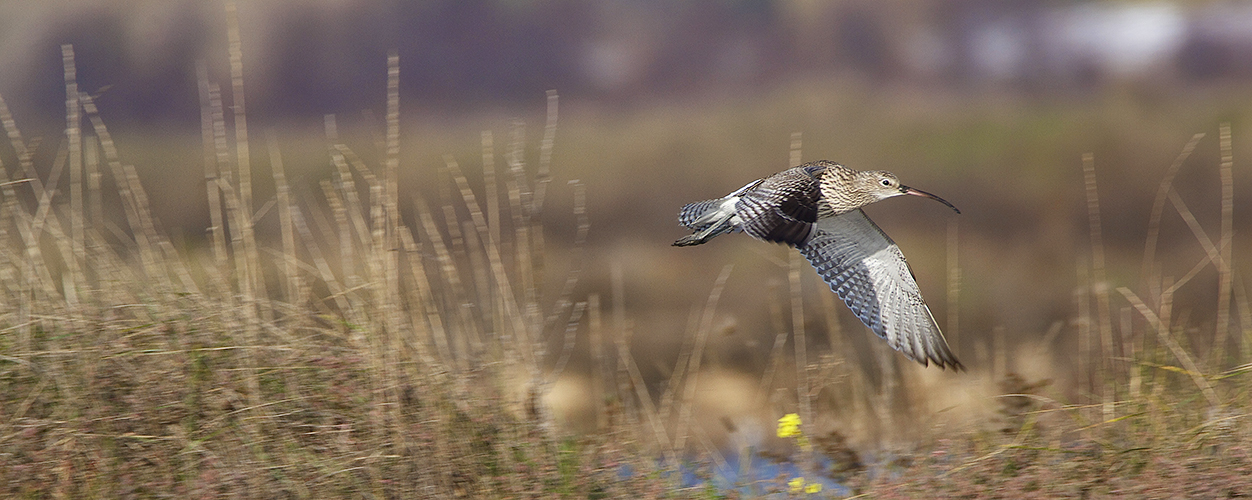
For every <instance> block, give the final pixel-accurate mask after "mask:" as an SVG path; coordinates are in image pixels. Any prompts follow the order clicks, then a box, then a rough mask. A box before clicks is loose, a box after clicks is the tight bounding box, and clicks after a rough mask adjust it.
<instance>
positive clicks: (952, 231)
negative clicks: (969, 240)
mask: <svg viewBox="0 0 1252 500" xmlns="http://www.w3.org/2000/svg"><path fill="white" fill-rule="evenodd" d="M959 231H960V220H959V219H957V218H956V217H949V218H948V240H947V241H948V246H947V252H946V254H947V255H946V257H947V268H948V272H947V277H948V280H947V281H948V307H947V311H946V312H947V315H948V321H947V323H948V324H947V328H946V332H945V338H946V339H947V341H948V346H949V347H951V348H952V354H953V355H955V356H956V357H957V358H958V359H960V357H961V334H960V326H961V323H960V318H961V263H960V260H959V259H958V252H960V245H959V244H958V243H959V241H958V239H957V238H958V237H959V236H960V235H959Z"/></svg>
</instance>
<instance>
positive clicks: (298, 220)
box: [291, 204, 352, 315]
mask: <svg viewBox="0 0 1252 500" xmlns="http://www.w3.org/2000/svg"><path fill="white" fill-rule="evenodd" d="M291 224H292V226H293V227H295V229H296V232H297V233H299V234H300V239H301V241H303V242H304V248H305V249H307V250H308V252H309V257H310V258H311V259H312V260H313V265H314V266H315V271H316V272H315V273H314V274H315V276H317V277H318V278H320V279H321V280H322V283H324V284H325V285H326V287H327V288H328V289H329V291H330V296H329V297H327V298H328V299H330V300H334V301H335V305H336V307H338V308H339V310H340V311H342V312H343V314H345V315H348V314H351V311H352V310H351V306H350V304H349V303H348V299H347V291H346V290H345V288H344V286H343V285H342V284H340V283H339V279H338V278H336V277H335V273H334V271H332V270H331V268H330V263H329V262H328V261H327V260H326V257H324V256H323V255H322V248H321V245H319V244H318V243H317V241H318V240H317V238H316V237H314V236H313V232H312V231H310V230H309V225H308V223H307V222H305V220H304V215H303V213H302V212H301V211H300V206H299V205H294V204H293V205H291ZM297 262H299V261H297Z"/></svg>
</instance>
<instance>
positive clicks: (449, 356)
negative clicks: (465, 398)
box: [414, 197, 511, 371]
mask: <svg viewBox="0 0 1252 500" xmlns="http://www.w3.org/2000/svg"><path fill="white" fill-rule="evenodd" d="M414 205H416V207H417V208H416V209H417V217H418V220H419V221H420V222H421V223H422V228H423V229H424V231H423V232H424V233H425V234H426V239H427V240H429V241H430V244H431V246H432V247H434V250H435V260H436V261H437V262H438V263H439V268H440V270H441V271H442V274H443V278H444V282H445V283H446V284H447V285H448V286H449V287H450V288H451V289H452V290H453V291H454V295H456V296H458V299H459V296H460V294H461V293H462V292H461V289H462V288H461V277H460V275H459V274H458V273H457V269H456V265H455V264H453V262H452V255H451V254H450V253H449V252H448V247H447V246H445V245H444V243H443V235H441V234H440V233H439V228H437V227H435V219H434V218H433V217H431V215H430V210H429V209H428V208H427V207H426V202H425V201H424V200H422V199H421V198H420V197H417V198H415V200H414ZM427 288H428V289H429V287H427ZM462 303H463V302H461V301H460V300H458V301H457V303H456V304H454V306H453V307H456V308H458V309H463V308H462V307H460V306H461V304H462ZM428 314H429V312H428ZM432 333H433V334H435V335H434V336H435V346H436V348H438V349H439V354H440V356H441V357H443V362H444V363H446V364H448V365H449V366H453V367H456V368H457V369H458V370H462V371H464V369H467V368H468V363H467V362H465V361H462V360H461V358H460V357H458V356H455V355H454V354H453V353H452V352H451V350H450V349H449V346H448V339H447V338H446V337H445V336H443V335H438V331H435V332H432ZM448 335H452V333H451V332H448ZM505 349H506V352H505V354H506V360H507V359H508V358H510V357H511V356H507V355H508V354H509V353H508V352H507V349H509V346H507V345H506V346H505Z"/></svg>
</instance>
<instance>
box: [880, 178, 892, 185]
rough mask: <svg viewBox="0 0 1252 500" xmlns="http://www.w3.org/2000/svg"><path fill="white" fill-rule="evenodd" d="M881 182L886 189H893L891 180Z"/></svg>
mask: <svg viewBox="0 0 1252 500" xmlns="http://www.w3.org/2000/svg"><path fill="white" fill-rule="evenodd" d="M879 182H881V183H882V185H883V186H885V187H891V179H883V180H881V181H879Z"/></svg>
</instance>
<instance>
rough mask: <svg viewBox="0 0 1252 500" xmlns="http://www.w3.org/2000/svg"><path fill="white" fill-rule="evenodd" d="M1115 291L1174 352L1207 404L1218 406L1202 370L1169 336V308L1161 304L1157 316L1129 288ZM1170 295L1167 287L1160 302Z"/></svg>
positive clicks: (1167, 299)
mask: <svg viewBox="0 0 1252 500" xmlns="http://www.w3.org/2000/svg"><path fill="white" fill-rule="evenodd" d="M1117 291H1118V292H1120V293H1121V294H1122V296H1124V297H1126V300H1127V301H1128V302H1130V305H1131V306H1133V307H1134V308H1135V310H1137V311H1139V314H1140V315H1142V316H1143V318H1144V319H1146V320H1147V321H1148V324H1149V325H1150V326H1152V329H1153V330H1156V334H1157V337H1158V339H1160V342H1161V344H1162V345H1164V346H1166V347H1167V348H1168V349H1169V350H1170V352H1171V353H1173V354H1174V357H1175V358H1177V359H1178V362H1179V363H1181V364H1182V367H1183V369H1184V370H1185V371H1186V373H1187V375H1188V376H1190V377H1191V380H1192V381H1193V382H1195V384H1196V387H1198V388H1199V389H1200V391H1201V392H1203V393H1204V397H1205V398H1207V399H1208V401H1209V405H1211V406H1212V407H1214V408H1217V407H1220V406H1221V400H1220V399H1219V398H1218V397H1217V392H1215V391H1214V390H1213V386H1212V385H1211V384H1209V381H1208V379H1206V378H1204V372H1203V371H1201V369H1200V367H1199V366H1198V365H1196V363H1195V361H1194V360H1192V358H1191V356H1190V355H1189V354H1187V351H1186V350H1185V349H1183V348H1182V346H1180V345H1178V342H1176V341H1175V340H1174V339H1173V338H1172V337H1171V336H1170V333H1169V327H1170V323H1169V317H1168V316H1166V315H1165V314H1168V311H1169V309H1168V308H1166V307H1165V306H1164V305H1162V312H1163V315H1160V316H1158V315H1157V313H1155V312H1153V311H1152V309H1150V308H1148V306H1147V304H1144V303H1143V301H1142V300H1140V299H1139V296H1137V295H1135V293H1134V292H1132V291H1130V289H1129V288H1126V287H1119V288H1118V289H1117ZM1172 295H1173V294H1172V292H1171V291H1170V289H1168V288H1167V289H1166V290H1165V292H1163V293H1162V294H1161V298H1162V300H1161V302H1162V304H1172V300H1173V297H1172ZM1161 385H1164V384H1161Z"/></svg>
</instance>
